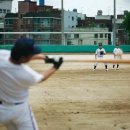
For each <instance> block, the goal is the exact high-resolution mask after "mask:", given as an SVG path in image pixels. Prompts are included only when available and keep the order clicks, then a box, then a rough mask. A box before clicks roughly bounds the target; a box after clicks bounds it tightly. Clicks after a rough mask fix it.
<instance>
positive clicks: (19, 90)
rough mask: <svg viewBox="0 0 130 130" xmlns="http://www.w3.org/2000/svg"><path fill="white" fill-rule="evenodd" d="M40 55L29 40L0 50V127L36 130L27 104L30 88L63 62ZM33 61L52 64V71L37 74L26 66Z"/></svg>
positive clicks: (60, 58)
mask: <svg viewBox="0 0 130 130" xmlns="http://www.w3.org/2000/svg"><path fill="white" fill-rule="evenodd" d="M40 53H41V51H40V48H39V47H37V46H34V40H32V39H29V38H21V39H18V40H17V41H16V43H15V45H14V46H13V47H12V49H11V51H8V50H0V123H1V124H4V125H5V126H6V128H7V130H38V127H37V123H36V121H35V118H34V115H33V113H32V111H31V108H30V106H29V104H28V97H29V88H30V86H32V85H35V84H36V83H40V82H42V81H45V80H46V79H48V78H49V77H50V76H51V75H52V74H54V72H56V70H58V69H59V67H60V66H61V64H62V62H63V58H62V57H58V58H57V59H55V58H49V57H48V56H44V55H43V54H40ZM35 59H39V60H44V61H45V63H52V64H53V67H51V68H50V69H49V70H47V71H46V72H42V73H38V72H37V71H35V70H33V69H32V68H30V67H29V66H28V65H26V63H28V62H29V61H31V60H35Z"/></svg>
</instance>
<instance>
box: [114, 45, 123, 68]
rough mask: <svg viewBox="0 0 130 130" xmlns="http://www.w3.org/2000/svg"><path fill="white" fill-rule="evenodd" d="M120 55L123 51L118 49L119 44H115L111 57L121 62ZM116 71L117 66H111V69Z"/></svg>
mask: <svg viewBox="0 0 130 130" xmlns="http://www.w3.org/2000/svg"><path fill="white" fill-rule="evenodd" d="M122 54H123V51H122V49H120V48H119V44H116V47H115V48H114V50H113V55H114V59H115V60H121V59H122ZM115 66H116V69H117V70H118V69H119V64H113V69H114V68H115Z"/></svg>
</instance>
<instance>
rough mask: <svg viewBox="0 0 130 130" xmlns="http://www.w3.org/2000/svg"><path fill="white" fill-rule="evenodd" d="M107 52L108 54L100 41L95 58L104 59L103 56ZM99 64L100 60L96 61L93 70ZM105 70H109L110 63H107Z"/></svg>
mask: <svg viewBox="0 0 130 130" xmlns="http://www.w3.org/2000/svg"><path fill="white" fill-rule="evenodd" d="M105 54H106V51H105V49H104V48H102V43H99V45H98V49H97V50H96V52H95V60H96V59H98V60H99V59H103V57H104V55H105ZM97 65H98V62H96V63H95V64H94V68H93V70H96V68H97ZM105 70H106V71H108V65H107V64H106V63H105Z"/></svg>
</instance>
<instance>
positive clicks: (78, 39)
mask: <svg viewBox="0 0 130 130" xmlns="http://www.w3.org/2000/svg"><path fill="white" fill-rule="evenodd" d="M21 37H29V38H33V39H35V41H36V43H37V44H41V45H97V44H98V43H99V42H101V43H103V44H104V45H112V44H113V33H112V32H64V37H62V32H0V44H3V45H8V44H13V43H14V42H15V41H16V39H18V38H21ZM63 38H64V40H63ZM62 41H64V43H62Z"/></svg>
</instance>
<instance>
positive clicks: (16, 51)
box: [11, 38, 41, 59]
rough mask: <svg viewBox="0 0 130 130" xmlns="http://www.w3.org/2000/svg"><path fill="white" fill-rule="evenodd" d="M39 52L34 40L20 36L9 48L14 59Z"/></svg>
mask: <svg viewBox="0 0 130 130" xmlns="http://www.w3.org/2000/svg"><path fill="white" fill-rule="evenodd" d="M39 53H41V49H40V47H38V46H36V45H35V44H34V40H33V39H31V38H20V39H18V40H16V42H15V44H14V46H13V47H12V50H11V54H12V56H13V58H15V59H19V58H20V57H23V56H29V55H35V54H39Z"/></svg>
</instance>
